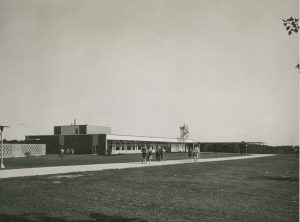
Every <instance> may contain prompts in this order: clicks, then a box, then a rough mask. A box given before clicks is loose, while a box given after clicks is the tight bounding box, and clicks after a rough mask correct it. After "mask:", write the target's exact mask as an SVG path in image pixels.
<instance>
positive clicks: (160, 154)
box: [141, 146, 166, 164]
mask: <svg viewBox="0 0 300 222" xmlns="http://www.w3.org/2000/svg"><path fill="white" fill-rule="evenodd" d="M141 151H142V158H143V159H142V164H144V163H145V164H146V163H147V162H148V163H151V162H152V161H153V150H152V148H150V147H148V148H146V147H145V146H143V147H142V150H141ZM165 152H166V150H165V148H164V147H160V146H158V147H157V148H156V149H155V160H156V161H165Z"/></svg>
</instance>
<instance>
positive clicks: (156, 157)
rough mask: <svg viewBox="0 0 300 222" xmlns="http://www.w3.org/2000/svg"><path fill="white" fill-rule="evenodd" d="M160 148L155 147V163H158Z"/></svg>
mask: <svg viewBox="0 0 300 222" xmlns="http://www.w3.org/2000/svg"><path fill="white" fill-rule="evenodd" d="M160 150H161V149H160V147H159V146H157V147H156V149H155V160H156V161H160Z"/></svg>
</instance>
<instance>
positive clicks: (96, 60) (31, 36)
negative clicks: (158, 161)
mask: <svg viewBox="0 0 300 222" xmlns="http://www.w3.org/2000/svg"><path fill="white" fill-rule="evenodd" d="M291 16H292V17H297V18H299V3H298V1H297V0H226V1H225V0H152V1H149V0H147V1H146V0H128V1H124V0H72V1H71V0H51V1H50V0H47V1H46V0H26V1H23V0H0V84H1V85H0V104H1V106H0V124H4V125H9V126H10V128H7V129H5V131H4V132H3V138H6V139H24V138H25V135H36V134H38V135H48V134H50V135H51V134H53V126H54V125H68V124H71V123H73V121H74V119H76V120H77V124H90V125H102V126H110V127H112V133H114V134H124V135H141V136H159V137H171V138H176V137H178V136H179V126H181V125H183V124H184V123H186V124H188V126H189V130H190V135H189V138H191V139H194V140H196V141H202V142H222V141H224V142H232V141H233V142H238V141H256V142H257V141H261V142H264V143H266V144H269V145H297V144H299V142H298V136H299V119H298V113H299V91H298V86H299V80H300V78H299V76H300V74H299V73H298V72H297V69H295V66H296V64H297V63H298V52H299V43H298V35H294V34H293V35H291V36H289V35H288V34H287V32H286V31H285V29H284V26H283V24H282V20H281V19H285V18H289V17H291Z"/></svg>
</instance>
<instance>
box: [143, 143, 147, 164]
mask: <svg viewBox="0 0 300 222" xmlns="http://www.w3.org/2000/svg"><path fill="white" fill-rule="evenodd" d="M146 155H147V150H146V148H145V147H144V146H143V147H142V158H143V160H142V164H144V163H146Z"/></svg>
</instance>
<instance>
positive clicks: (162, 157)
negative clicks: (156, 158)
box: [160, 147, 166, 162]
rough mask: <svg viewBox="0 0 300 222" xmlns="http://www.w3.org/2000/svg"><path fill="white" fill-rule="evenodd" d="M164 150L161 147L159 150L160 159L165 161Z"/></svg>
mask: <svg viewBox="0 0 300 222" xmlns="http://www.w3.org/2000/svg"><path fill="white" fill-rule="evenodd" d="M165 152H166V150H165V148H164V147H162V148H161V150H160V160H161V161H164V162H165Z"/></svg>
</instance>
